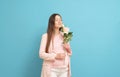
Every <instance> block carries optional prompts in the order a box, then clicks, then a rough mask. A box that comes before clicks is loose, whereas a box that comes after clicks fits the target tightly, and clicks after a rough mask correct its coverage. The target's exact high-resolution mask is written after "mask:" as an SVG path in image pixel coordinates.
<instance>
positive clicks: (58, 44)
mask: <svg viewBox="0 0 120 77" xmlns="http://www.w3.org/2000/svg"><path fill="white" fill-rule="evenodd" d="M53 51H54V53H56V54H57V53H66V51H65V49H64V47H63V37H62V35H56V36H54V39H53ZM66 59H67V53H66V57H65V59H63V60H58V59H55V61H54V62H53V64H52V66H53V67H58V68H59V67H66V66H67V64H68V62H66V61H65V60H66Z"/></svg>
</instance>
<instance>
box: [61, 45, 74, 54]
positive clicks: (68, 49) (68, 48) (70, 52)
mask: <svg viewBox="0 0 120 77" xmlns="http://www.w3.org/2000/svg"><path fill="white" fill-rule="evenodd" d="M63 46H64V48H65V49H66V51H67V54H68V55H69V56H71V55H72V50H71V47H70V44H69V43H65V44H64V45H63Z"/></svg>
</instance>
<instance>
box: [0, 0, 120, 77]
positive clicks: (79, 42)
mask: <svg viewBox="0 0 120 77" xmlns="http://www.w3.org/2000/svg"><path fill="white" fill-rule="evenodd" d="M52 13H60V14H61V15H62V17H63V22H64V23H65V24H66V25H67V26H69V27H70V30H71V31H73V32H74V33H73V34H74V36H73V39H72V41H71V47H72V50H73V55H72V57H71V69H72V77H120V0H0V77H40V73H41V66H42V59H40V58H39V56H38V52H39V46H40V40H41V35H42V34H43V33H45V32H46V29H47V24H48V18H49V16H50V15H51V14H52Z"/></svg>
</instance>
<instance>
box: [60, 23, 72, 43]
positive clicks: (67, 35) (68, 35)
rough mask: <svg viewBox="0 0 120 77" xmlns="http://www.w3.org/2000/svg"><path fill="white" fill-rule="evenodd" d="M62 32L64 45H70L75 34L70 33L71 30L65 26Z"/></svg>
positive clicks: (61, 29)
mask: <svg viewBox="0 0 120 77" xmlns="http://www.w3.org/2000/svg"><path fill="white" fill-rule="evenodd" d="M60 31H61V32H62V33H63V44H65V43H68V42H69V41H71V39H72V36H73V32H70V29H69V28H68V27H66V26H65V25H64V24H63V25H62V27H61V28H60Z"/></svg>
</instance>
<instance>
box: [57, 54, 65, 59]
mask: <svg viewBox="0 0 120 77" xmlns="http://www.w3.org/2000/svg"><path fill="white" fill-rule="evenodd" d="M65 56H66V55H65V53H57V55H56V59H65Z"/></svg>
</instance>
